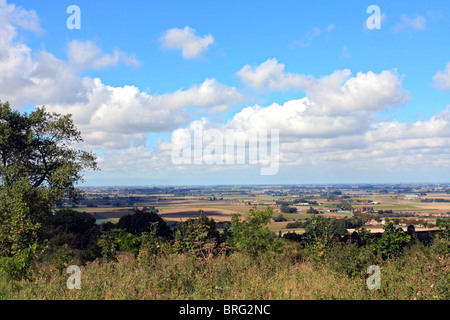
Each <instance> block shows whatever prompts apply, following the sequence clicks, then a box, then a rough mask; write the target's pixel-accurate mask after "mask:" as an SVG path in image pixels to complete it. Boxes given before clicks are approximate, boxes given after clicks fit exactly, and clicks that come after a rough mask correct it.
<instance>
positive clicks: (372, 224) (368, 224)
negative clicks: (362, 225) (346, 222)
mask: <svg viewBox="0 0 450 320" xmlns="http://www.w3.org/2000/svg"><path fill="white" fill-rule="evenodd" d="M377 225H378V221H377V220H375V219H372V220H370V221H367V222H366V226H377Z"/></svg>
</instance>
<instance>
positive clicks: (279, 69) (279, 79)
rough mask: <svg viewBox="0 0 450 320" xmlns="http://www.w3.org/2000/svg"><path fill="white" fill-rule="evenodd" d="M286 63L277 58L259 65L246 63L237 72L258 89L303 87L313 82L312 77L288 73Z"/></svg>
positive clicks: (244, 81)
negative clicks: (285, 69)
mask: <svg viewBox="0 0 450 320" xmlns="http://www.w3.org/2000/svg"><path fill="white" fill-rule="evenodd" d="M284 68H285V66H284V64H282V63H279V62H278V60H277V59H275V58H272V59H267V60H266V61H265V62H263V63H261V64H260V65H259V66H257V67H253V66H250V65H245V66H244V67H243V68H242V69H241V70H240V71H238V72H237V73H236V74H237V75H238V76H239V77H240V79H241V81H242V82H243V83H244V84H246V85H249V86H252V87H254V88H257V89H264V88H267V89H270V90H286V89H289V88H297V89H302V88H305V87H307V86H308V84H309V83H310V82H311V77H307V76H304V75H299V74H293V73H287V72H285V71H284Z"/></svg>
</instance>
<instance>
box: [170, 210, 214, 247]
mask: <svg viewBox="0 0 450 320" xmlns="http://www.w3.org/2000/svg"><path fill="white" fill-rule="evenodd" d="M210 241H216V242H219V241H220V234H219V232H218V231H217V230H216V222H215V221H214V219H212V218H208V217H205V216H199V217H198V218H191V219H188V220H186V221H184V222H181V223H178V224H177V226H176V228H175V230H174V244H173V247H174V249H175V251H176V252H189V251H193V250H195V249H198V248H199V247H201V246H202V245H204V244H205V243H207V242H210Z"/></svg>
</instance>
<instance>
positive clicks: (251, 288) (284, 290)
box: [0, 207, 450, 300]
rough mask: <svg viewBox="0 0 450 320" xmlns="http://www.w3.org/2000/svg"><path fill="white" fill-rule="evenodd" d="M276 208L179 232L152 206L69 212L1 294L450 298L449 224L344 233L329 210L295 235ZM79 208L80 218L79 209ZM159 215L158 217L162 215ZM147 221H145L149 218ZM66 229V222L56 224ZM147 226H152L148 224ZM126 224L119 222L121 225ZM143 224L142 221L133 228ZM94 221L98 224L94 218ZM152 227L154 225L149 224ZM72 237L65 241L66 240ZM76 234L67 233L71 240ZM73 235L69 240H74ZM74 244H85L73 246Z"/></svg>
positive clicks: (196, 221)
mask: <svg viewBox="0 0 450 320" xmlns="http://www.w3.org/2000/svg"><path fill="white" fill-rule="evenodd" d="M271 214H272V213H271V210H270V209H267V210H258V208H256V207H255V208H253V209H252V210H251V211H250V213H249V215H248V217H246V218H245V219H240V217H239V216H238V215H236V216H234V218H233V222H232V226H231V228H230V229H229V230H225V231H223V232H218V231H217V230H216V229H215V223H214V221H213V220H212V219H210V218H207V217H204V216H199V217H198V218H192V219H189V220H187V221H186V222H183V223H180V224H179V225H178V226H177V228H176V229H175V230H173V231H170V229H166V227H165V226H164V224H161V223H160V222H161V221H162V219H161V218H160V217H159V215H158V214H156V213H154V212H152V211H150V212H149V211H137V212H136V213H135V214H133V215H130V216H125V218H124V219H121V221H120V222H119V224H117V225H111V226H109V227H110V228H109V229H108V226H106V228H105V230H103V231H98V234H97V237H96V238H95V239H94V238H91V242H90V243H86V241H87V240H86V238H87V237H88V234H92V230H90V228H87V227H88V225H89V224H87V225H85V228H86V229H85V231H84V232H83V236H80V231H81V229H77V228H76V227H75V226H77V227H80V225H81V223H80V220H78V219H81V218H87V217H90V216H89V215H87V214H82V213H77V212H74V211H71V210H64V211H62V212H59V213H57V214H56V215H54V216H53V218H54V220H58V221H60V222H61V221H65V222H67V221H69V220H70V219H67V218H66V219H61V217H60V215H70V216H71V217H72V218H73V219H72V224H65V223H64V224H63V228H64V230H65V232H62V233H59V234H56V233H53V236H52V238H51V239H50V240H49V242H48V243H49V247H48V248H47V250H46V251H45V252H44V253H43V254H42V255H41V256H40V258H39V259H38V261H36V264H34V266H33V268H32V269H31V271H30V273H29V274H28V277H27V278H26V279H22V280H20V281H15V282H13V283H11V282H10V281H8V278H7V276H6V275H5V274H3V275H2V276H1V277H0V279H1V281H0V297H1V298H3V299H390V300H391V299H444V300H445V299H448V298H449V296H448V295H449V292H450V281H449V280H450V279H449V275H450V272H449V266H448V263H449V249H450V238H449V234H450V232H449V229H448V228H447V229H444V230H443V232H442V233H440V234H438V235H436V236H435V237H434V238H433V239H432V241H431V242H430V243H428V244H427V245H425V244H424V243H422V242H420V241H418V240H417V239H416V238H415V236H414V234H412V235H408V234H406V233H404V232H403V231H402V230H401V229H395V228H393V227H392V225H388V226H386V228H385V229H386V230H385V232H384V233H383V236H381V237H379V238H376V237H375V236H374V235H373V234H370V233H365V232H361V231H360V234H359V235H358V234H356V233H354V234H352V235H348V234H347V235H344V236H343V237H341V236H339V235H338V234H337V233H336V232H335V231H333V230H330V228H329V226H330V225H331V222H330V221H331V220H330V219H324V218H321V217H316V218H313V220H312V222H311V226H310V228H307V230H308V231H307V232H306V233H305V234H304V235H302V237H301V239H296V240H297V241H293V240H287V239H284V238H279V237H277V236H276V235H275V234H273V233H270V232H269V231H268V229H267V227H266V224H267V222H268V220H270V217H271ZM74 217H76V218H74ZM160 219H161V220H160ZM75 221H78V222H75ZM144 221H147V222H144ZM51 226H52V227H51V228H53V229H52V230H62V226H61V224H59V225H58V226H56V224H52V225H51ZM145 226H147V228H146V227H145ZM119 227H120V228H122V229H120V228H119ZM135 227H138V228H137V229H133V228H135ZM94 228H95V227H94ZM146 229H148V230H149V231H145V230H146ZM64 239H65V240H64ZM68 239H69V240H70V241H68V242H66V240H68ZM67 243H69V244H70V245H68V244H67ZM74 247H78V248H82V247H84V249H74ZM72 264H76V265H79V266H80V267H81V289H80V290H77V289H74V290H69V289H68V288H67V281H68V279H69V277H70V274H67V273H66V270H67V267H68V266H69V265H72ZM370 265H378V266H380V269H381V287H380V289H374V290H369V289H368V287H367V284H366V281H367V280H368V277H369V276H370V275H369V274H366V270H367V267H368V266H370Z"/></svg>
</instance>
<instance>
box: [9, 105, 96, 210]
mask: <svg viewBox="0 0 450 320" xmlns="http://www.w3.org/2000/svg"><path fill="white" fill-rule="evenodd" d="M82 141H83V139H82V138H81V133H80V131H78V130H77V128H76V126H75V125H74V123H73V121H72V119H71V115H70V114H67V115H64V116H63V115H60V114H57V113H49V112H46V111H45V108H44V107H42V108H36V110H35V111H34V112H32V113H30V114H27V113H24V114H21V113H20V112H19V111H13V110H11V108H10V106H9V103H7V102H6V103H4V104H3V103H1V102H0V178H1V184H2V186H5V187H11V186H12V185H13V184H14V182H15V181H17V180H18V179H20V178H24V179H27V180H28V181H29V183H30V185H31V186H32V187H34V188H44V189H46V190H47V191H48V194H47V197H48V200H49V201H50V202H51V204H52V205H54V204H55V203H56V202H58V201H59V200H60V199H61V198H62V197H63V196H65V195H66V196H68V197H69V198H70V199H71V200H77V199H79V198H80V196H81V191H80V190H79V189H77V188H76V187H75V184H76V183H77V182H80V181H83V177H82V174H81V173H82V171H83V170H85V169H88V168H90V169H94V170H95V169H97V163H96V162H95V156H94V155H93V153H91V152H86V151H81V150H77V149H74V148H73V147H72V145H73V144H75V143H80V142H82Z"/></svg>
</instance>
